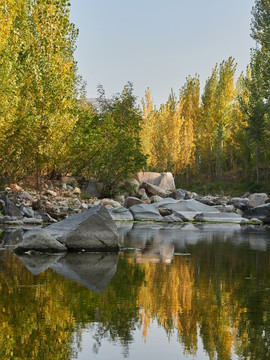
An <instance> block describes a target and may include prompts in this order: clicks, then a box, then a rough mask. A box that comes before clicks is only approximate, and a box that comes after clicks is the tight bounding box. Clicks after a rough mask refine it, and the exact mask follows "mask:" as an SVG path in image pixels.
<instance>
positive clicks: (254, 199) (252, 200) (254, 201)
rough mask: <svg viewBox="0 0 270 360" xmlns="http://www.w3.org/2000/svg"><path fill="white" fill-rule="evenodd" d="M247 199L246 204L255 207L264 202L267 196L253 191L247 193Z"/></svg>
mask: <svg viewBox="0 0 270 360" xmlns="http://www.w3.org/2000/svg"><path fill="white" fill-rule="evenodd" d="M248 199H249V202H248V205H249V206H252V207H256V206H260V205H263V204H265V202H266V201H267V200H268V196H267V194H265V193H255V194H251V195H249V197H248Z"/></svg>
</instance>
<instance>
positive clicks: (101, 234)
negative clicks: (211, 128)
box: [46, 205, 119, 251]
mask: <svg viewBox="0 0 270 360" xmlns="http://www.w3.org/2000/svg"><path fill="white" fill-rule="evenodd" d="M46 232H47V233H48V234H49V235H51V236H52V237H53V238H55V239H56V240H58V241H60V242H61V243H63V244H65V246H66V247H67V248H68V249H70V250H75V251H79V250H82V249H84V250H89V251H117V250H118V248H119V246H118V234H117V228H116V225H115V223H114V221H113V219H112V217H111V216H110V214H109V212H108V210H107V209H106V207H105V206H104V205H98V206H95V207H92V208H90V209H88V210H85V211H83V212H81V213H79V214H76V215H72V216H69V217H68V218H66V219H64V220H62V221H60V222H59V223H56V224H53V225H49V226H48V227H47V228H46Z"/></svg>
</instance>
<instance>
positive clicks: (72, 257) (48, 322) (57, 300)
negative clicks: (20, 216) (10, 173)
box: [0, 223, 270, 360]
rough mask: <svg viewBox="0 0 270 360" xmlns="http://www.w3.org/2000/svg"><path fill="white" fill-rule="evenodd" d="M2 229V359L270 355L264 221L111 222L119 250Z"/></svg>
mask: <svg viewBox="0 0 270 360" xmlns="http://www.w3.org/2000/svg"><path fill="white" fill-rule="evenodd" d="M20 232H21V231H20V230H16V231H14V230H9V231H5V232H2V234H1V235H0V239H1V242H2V245H1V250H0V319H1V328H0V329H1V330H0V359H5V360H10V359H14V360H17V359H18V360H28V359H29V360H30V359H34V360H37V359H38V360H43V359H44V360H45V359H46V360H50V359H53V360H60V359H61V360H74V359H79V360H89V359H96V360H107V359H108V360H121V359H130V360H139V359H155V360H164V359H177V360H182V359H188V360H191V359H199V360H204V359H211V360H214V359H219V360H230V359H254V360H260V359H261V360H266V359H270V228H268V227H263V226H258V227H256V226H240V225H210V224H209V225H208V224H206V225H199V224H198V225H193V224H188V225H184V226H179V225H177V226H176V225H167V226H165V225H163V224H162V225H158V224H153V223H149V224H146V223H136V224H132V223H127V224H123V225H119V232H120V234H121V241H122V246H123V247H122V249H121V251H120V252H119V253H118V254H109V253H81V254H74V253H71V254H67V255H66V256H60V255H34V254H33V255H23V256H16V255H15V254H14V253H13V252H12V247H13V245H14V244H15V243H16V242H18V241H19V237H20V235H21V233H20Z"/></svg>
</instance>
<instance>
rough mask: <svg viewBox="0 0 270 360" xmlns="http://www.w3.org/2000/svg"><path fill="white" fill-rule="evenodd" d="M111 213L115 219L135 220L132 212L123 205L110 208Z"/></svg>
mask: <svg viewBox="0 0 270 360" xmlns="http://www.w3.org/2000/svg"><path fill="white" fill-rule="evenodd" d="M109 213H110V215H111V217H112V218H113V220H114V221H116V220H118V221H133V220H134V219H133V215H132V213H131V212H130V211H129V210H128V209H126V208H125V207H123V206H120V207H116V208H112V209H109Z"/></svg>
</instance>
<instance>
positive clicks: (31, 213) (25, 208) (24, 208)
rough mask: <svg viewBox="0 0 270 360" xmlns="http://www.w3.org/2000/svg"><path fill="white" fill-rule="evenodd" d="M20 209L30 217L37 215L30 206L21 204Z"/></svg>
mask: <svg viewBox="0 0 270 360" xmlns="http://www.w3.org/2000/svg"><path fill="white" fill-rule="evenodd" d="M20 210H21V212H22V213H23V215H24V216H26V217H28V218H33V217H34V216H35V212H34V210H33V209H31V208H30V207H27V206H24V205H21V206H20Z"/></svg>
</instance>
